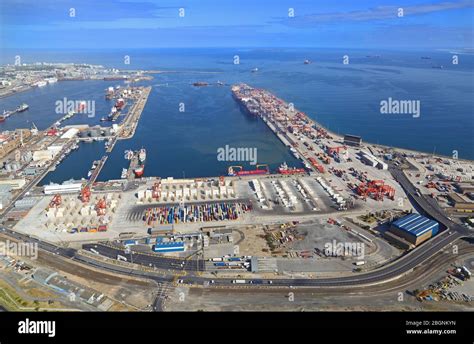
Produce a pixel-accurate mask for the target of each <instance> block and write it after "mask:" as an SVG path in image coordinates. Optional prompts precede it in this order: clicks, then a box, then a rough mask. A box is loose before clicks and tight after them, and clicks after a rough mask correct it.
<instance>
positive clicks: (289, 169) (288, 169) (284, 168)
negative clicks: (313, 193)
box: [277, 162, 306, 175]
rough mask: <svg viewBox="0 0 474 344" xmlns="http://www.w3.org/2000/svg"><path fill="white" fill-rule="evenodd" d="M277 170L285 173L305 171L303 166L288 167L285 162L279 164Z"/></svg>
mask: <svg viewBox="0 0 474 344" xmlns="http://www.w3.org/2000/svg"><path fill="white" fill-rule="evenodd" d="M277 171H278V173H280V174H285V175H290V174H300V173H306V170H305V169H304V168H296V167H288V165H287V164H286V162H284V163H283V164H281V165H280V167H278V169H277Z"/></svg>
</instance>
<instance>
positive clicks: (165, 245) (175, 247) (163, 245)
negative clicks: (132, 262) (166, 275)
mask: <svg viewBox="0 0 474 344" xmlns="http://www.w3.org/2000/svg"><path fill="white" fill-rule="evenodd" d="M153 251H155V252H161V253H166V252H183V251H184V242H175V241H172V242H162V241H159V242H157V243H156V244H155V245H153Z"/></svg>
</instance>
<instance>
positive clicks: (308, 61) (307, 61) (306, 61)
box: [303, 60, 311, 64]
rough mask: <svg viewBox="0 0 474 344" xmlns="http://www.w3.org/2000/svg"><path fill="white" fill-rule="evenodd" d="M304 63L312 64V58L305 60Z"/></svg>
mask: <svg viewBox="0 0 474 344" xmlns="http://www.w3.org/2000/svg"><path fill="white" fill-rule="evenodd" d="M303 63H304V64H310V63H311V61H310V60H304V62H303Z"/></svg>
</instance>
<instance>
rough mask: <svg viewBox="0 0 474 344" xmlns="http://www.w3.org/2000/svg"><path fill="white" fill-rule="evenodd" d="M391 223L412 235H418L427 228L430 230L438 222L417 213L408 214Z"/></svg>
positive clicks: (426, 230)
mask: <svg viewBox="0 0 474 344" xmlns="http://www.w3.org/2000/svg"><path fill="white" fill-rule="evenodd" d="M393 225H394V226H395V227H397V228H399V229H401V230H403V231H406V232H408V233H410V234H412V235H415V236H420V235H422V234H424V233H426V232H428V231H429V230H432V229H433V228H435V227H436V226H438V225H439V224H438V222H436V221H433V220H430V219H429V218H427V217H424V216H421V215H419V214H410V215H407V216H405V217H402V218H401V219H398V220H397V221H395V222H393Z"/></svg>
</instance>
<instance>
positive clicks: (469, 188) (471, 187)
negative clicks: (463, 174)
mask: <svg viewBox="0 0 474 344" xmlns="http://www.w3.org/2000/svg"><path fill="white" fill-rule="evenodd" d="M456 187H457V188H458V189H459V191H460V192H461V193H462V194H467V193H471V192H474V184H473V183H457V184H456Z"/></svg>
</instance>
